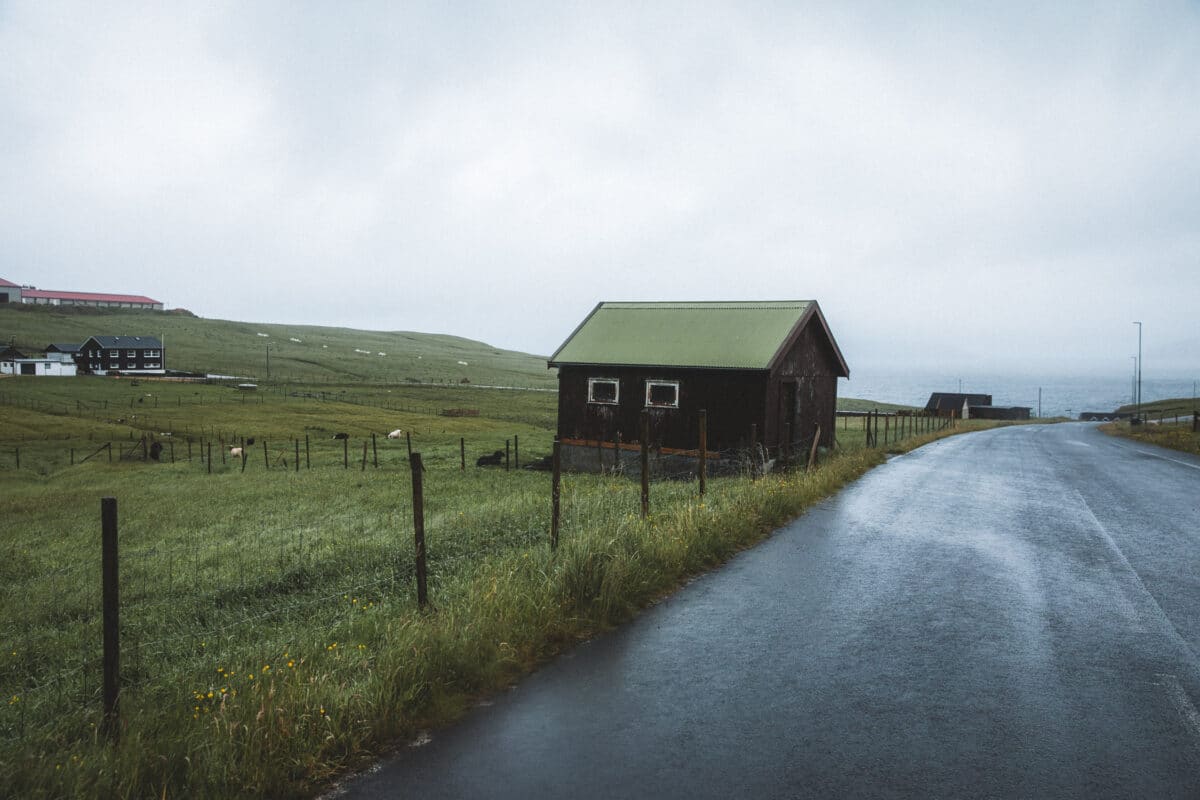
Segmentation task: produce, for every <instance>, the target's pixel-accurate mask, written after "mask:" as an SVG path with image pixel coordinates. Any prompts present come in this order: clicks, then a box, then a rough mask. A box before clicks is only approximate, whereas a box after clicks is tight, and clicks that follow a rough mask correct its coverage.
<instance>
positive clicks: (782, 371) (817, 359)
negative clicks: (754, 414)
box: [765, 322, 841, 447]
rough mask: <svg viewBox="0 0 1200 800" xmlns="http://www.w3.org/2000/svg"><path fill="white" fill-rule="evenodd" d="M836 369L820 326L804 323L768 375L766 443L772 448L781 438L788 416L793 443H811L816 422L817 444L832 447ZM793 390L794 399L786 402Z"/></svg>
mask: <svg viewBox="0 0 1200 800" xmlns="http://www.w3.org/2000/svg"><path fill="white" fill-rule="evenodd" d="M840 371H841V370H840V365H839V364H838V359H837V355H836V354H835V353H834V351H833V346H832V344H830V342H829V339H828V337H826V336H825V334H824V332H823V331H822V330H821V327H820V325H817V324H812V323H811V322H810V324H808V325H805V326H804V327H803V328H802V329H801V330H800V333H799V335H798V336H797V337H796V338H795V340H794V341H793V342H792V344H791V346H790V347H789V348H788V350H787V352H786V353H784V355H783V356H782V357H781V358H780V359H779V363H778V365H777V366H776V369H775V371H774V372H773V373H772V374H771V380H770V384H769V387H768V390H767V407H768V408H769V409H774V412H773V413H770V414H768V419H767V427H766V439H765V441H766V443H767V445H768V446H770V447H776V446H778V445H779V444H780V443H781V442H782V441H783V440H784V437H785V430H784V425H785V423H786V422H787V421H788V420H789V417H790V421H791V424H792V433H791V437H792V441H793V442H802V443H805V444H806V445H807V444H811V442H812V436H813V434H814V433H815V432H816V429H817V426H818V425H819V426H820V427H821V445H822V446H824V447H832V446H833V430H834V421H835V419H836V412H837V375H838V374H839V373H840ZM793 393H794V400H791V401H789V396H790V395H792V394H793ZM789 412H790V413H789Z"/></svg>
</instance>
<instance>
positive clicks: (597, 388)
mask: <svg viewBox="0 0 1200 800" xmlns="http://www.w3.org/2000/svg"><path fill="white" fill-rule="evenodd" d="M620 400H621V383H620V381H618V380H616V379H615V378H588V402H589V403H604V404H605V405H613V406H615V405H617V403H619V402H620Z"/></svg>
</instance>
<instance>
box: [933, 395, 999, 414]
mask: <svg viewBox="0 0 1200 800" xmlns="http://www.w3.org/2000/svg"><path fill="white" fill-rule="evenodd" d="M991 404H992V396H991V395H990V394H962V393H960V392H934V393H933V394H931V395H929V402H928V403H926V404H925V411H926V413H929V414H933V415H934V416H936V417H949V416H955V417H958V418H959V419H970V418H971V409H972V408H974V407H975V406H990V405H991Z"/></svg>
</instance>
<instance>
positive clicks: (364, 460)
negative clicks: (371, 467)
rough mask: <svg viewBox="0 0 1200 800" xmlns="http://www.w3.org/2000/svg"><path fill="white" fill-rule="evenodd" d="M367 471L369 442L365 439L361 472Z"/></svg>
mask: <svg viewBox="0 0 1200 800" xmlns="http://www.w3.org/2000/svg"><path fill="white" fill-rule="evenodd" d="M366 471H367V440H366V439H363V457H362V469H361V470H360V472H366Z"/></svg>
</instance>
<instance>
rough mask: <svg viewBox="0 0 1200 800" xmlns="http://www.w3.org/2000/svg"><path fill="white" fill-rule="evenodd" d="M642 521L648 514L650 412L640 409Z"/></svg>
mask: <svg viewBox="0 0 1200 800" xmlns="http://www.w3.org/2000/svg"><path fill="white" fill-rule="evenodd" d="M639 438H641V440H642V519H645V518H646V517H647V516H649V514H650V410H649V409H646V408H643V409H642V435H641V436H640V437H639Z"/></svg>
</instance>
